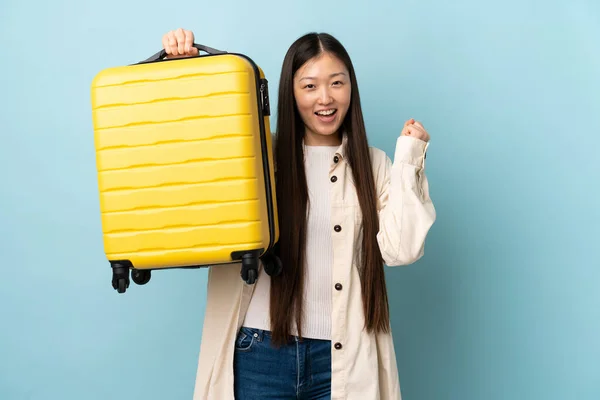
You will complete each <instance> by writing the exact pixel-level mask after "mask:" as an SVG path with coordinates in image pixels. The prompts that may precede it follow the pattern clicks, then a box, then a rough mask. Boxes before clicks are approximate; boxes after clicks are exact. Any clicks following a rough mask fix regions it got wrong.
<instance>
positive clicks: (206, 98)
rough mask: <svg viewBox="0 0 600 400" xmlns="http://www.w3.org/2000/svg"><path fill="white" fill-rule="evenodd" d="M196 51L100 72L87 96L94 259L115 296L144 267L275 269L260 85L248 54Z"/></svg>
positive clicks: (247, 272) (265, 103)
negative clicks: (105, 270)
mask: <svg viewBox="0 0 600 400" xmlns="http://www.w3.org/2000/svg"><path fill="white" fill-rule="evenodd" d="M194 46H195V47H197V48H198V49H199V50H200V51H202V52H205V53H207V54H206V55H205V54H201V55H199V56H197V57H191V58H183V59H168V60H165V59H164V57H165V56H166V54H165V52H164V50H161V51H160V52H158V53H156V54H155V55H153V56H152V57H150V58H148V59H147V60H144V61H141V62H138V63H136V64H131V65H126V66H119V67H113V68H108V69H105V70H102V71H100V72H99V73H98V74H97V75H96V76H95V77H94V79H93V82H92V87H91V103H92V120H93V127H94V141H95V148H96V165H97V171H98V189H99V198H100V214H101V223H102V232H103V245H104V251H105V254H106V257H107V259H108V261H109V262H110V265H111V267H112V271H113V279H112V286H113V288H114V289H115V290H117V291H118V292H119V293H124V292H125V291H126V289H127V288H128V287H129V283H130V281H129V276H130V271H131V279H132V280H133V281H134V282H135V283H136V284H139V285H143V284H146V283H147V282H148V281H149V280H150V276H151V271H152V270H160V269H163V270H164V269H168V268H199V267H209V266H212V267H218V265H222V264H228V263H232V262H239V263H240V264H241V267H240V268H241V271H240V275H241V278H242V279H243V280H244V281H246V282H247V283H248V284H253V283H254V282H255V280H256V277H257V268H258V260H259V258H261V260H262V263H263V265H264V267H265V270H266V272H267V273H269V274H270V275H276V274H278V273H280V272H281V262H280V260H279V258H278V257H277V256H276V255H275V253H274V251H273V248H274V246H275V244H276V242H277V241H278V239H279V228H278V224H277V203H276V201H275V187H274V184H275V180H274V171H273V154H272V146H271V133H270V132H271V130H270V125H269V116H270V105H269V94H268V82H267V80H266V79H265V76H264V73H263V71H262V69H261V68H260V67H258V66H257V65H256V64H255V63H254V62H253V61H252V60H251V59H250V58H249V57H247V56H245V55H243V54H237V53H228V52H224V51H220V50H216V49H213V48H210V47H207V46H203V45H199V44H194Z"/></svg>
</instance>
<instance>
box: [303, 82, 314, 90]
mask: <svg viewBox="0 0 600 400" xmlns="http://www.w3.org/2000/svg"><path fill="white" fill-rule="evenodd" d="M314 87H315V85H313V84H312V83H309V84H308V85H306V86H304V88H305V89H313V88H314Z"/></svg>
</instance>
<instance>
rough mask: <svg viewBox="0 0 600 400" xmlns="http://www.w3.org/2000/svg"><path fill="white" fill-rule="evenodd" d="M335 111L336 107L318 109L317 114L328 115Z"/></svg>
mask: <svg viewBox="0 0 600 400" xmlns="http://www.w3.org/2000/svg"><path fill="white" fill-rule="evenodd" d="M334 112H335V108H333V109H331V110H325V111H317V114H319V115H323V116H327V115H331V114H333V113H334Z"/></svg>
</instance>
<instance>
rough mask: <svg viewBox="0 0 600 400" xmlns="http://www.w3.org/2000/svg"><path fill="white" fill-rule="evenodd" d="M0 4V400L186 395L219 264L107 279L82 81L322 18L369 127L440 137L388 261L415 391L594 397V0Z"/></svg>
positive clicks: (307, 26) (599, 97)
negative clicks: (404, 261) (396, 258)
mask: <svg viewBox="0 0 600 400" xmlns="http://www.w3.org/2000/svg"><path fill="white" fill-rule="evenodd" d="M365 4H366V2H361V4H360V5H351V3H349V2H348V1H347V0H344V1H337V0H336V1H328V2H326V1H312V0H311V1H303V2H281V1H263V2H248V1H242V0H237V1H231V0H230V1H227V0H223V1H218V2H203V1H202V2H201V1H188V0H181V1H178V2H164V1H155V0H144V1H126V2H124V1H115V0H106V1H102V2H94V4H86V2H83V1H74V0H58V1H55V2H48V3H45V2H44V3H40V2H31V1H23V2H20V1H19V2H17V1H15V0H7V1H4V2H3V3H2V5H1V6H0V8H1V12H0V32H1V40H0V45H1V46H2V62H1V64H0V69H1V74H0V77H1V78H0V79H1V80H2V86H1V87H2V97H1V103H0V123H1V125H0V127H1V128H0V132H1V135H2V142H1V143H2V145H0V171H1V172H0V174H1V175H0V179H1V183H2V185H1V191H2V196H1V198H0V235H1V241H0V243H1V244H0V246H1V250H0V255H1V257H2V263H1V264H0V265H1V267H0V327H1V328H0V398H2V399H5V400H13V399H19V400H21V399H35V400H37V399H44V400H47V399H60V400H70V399H76V400H81V399H85V400H97V399H103V400H104V399H111V400H119V399H144V400H151V399H160V400H164V399H189V398H191V394H192V390H193V383H194V376H195V372H196V361H197V356H198V350H199V344H200V339H201V328H202V319H203V316H204V306H205V284H206V271H198V270H194V271H173V272H168V273H165V272H163V273H156V274H155V275H154V277H153V280H152V281H151V283H150V284H149V285H147V286H145V287H139V286H135V285H133V286H132V287H131V288H130V290H129V291H128V292H127V293H126V294H125V295H118V294H117V293H116V292H115V291H113V289H112V288H111V287H110V278H111V273H110V269H109V266H108V263H107V262H106V261H105V259H104V254H103V248H102V242H101V239H102V238H101V233H100V220H99V205H98V198H97V187H96V175H95V159H94V157H95V154H94V147H93V136H92V123H91V111H90V99H89V92H90V91H89V88H90V83H91V81H92V78H93V76H94V75H95V74H96V73H97V72H99V71H100V70H101V69H103V68H107V67H111V66H116V65H123V64H129V63H133V62H136V61H139V60H142V59H145V58H147V57H149V56H150V55H152V54H153V53H155V52H156V51H158V50H160V46H161V36H162V34H163V33H164V32H166V31H167V30H170V29H174V28H177V27H180V26H183V27H186V28H190V29H193V30H194V31H195V32H196V34H197V38H198V39H197V41H198V42H201V43H203V44H207V45H210V46H214V47H217V48H223V49H226V50H229V51H236V52H242V53H246V54H248V55H250V56H251V57H253V58H254V59H255V60H256V61H257V62H258V63H259V64H260V65H261V66H262V67H263V68H264V70H265V72H266V74H267V77H268V78H269V80H270V82H271V92H272V93H271V95H272V101H273V104H276V100H277V93H276V88H277V84H278V80H279V69H280V66H281V61H282V59H283V56H284V54H285V51H286V50H287V47H288V46H289V45H290V44H291V42H292V41H293V40H294V39H295V38H297V37H298V36H300V35H302V34H303V33H305V32H307V31H311V30H319V31H327V32H331V33H333V34H334V35H336V36H338V37H339V38H340V39H341V40H342V42H343V43H344V44H345V45H346V46H347V48H348V50H349V52H350V53H351V56H352V57H353V60H354V62H355V65H356V69H357V72H358V78H359V82H360V89H361V94H362V96H363V102H364V112H365V115H366V122H367V125H368V131H369V134H370V139H371V143H372V144H373V145H376V146H379V147H381V148H383V149H384V150H385V151H387V152H388V154H390V155H392V154H393V145H394V142H395V139H396V137H397V135H398V134H399V132H400V129H401V126H402V124H403V122H404V121H405V120H406V119H409V118H411V117H414V118H417V119H419V120H421V121H422V122H423V123H424V125H425V126H426V128H428V130H429V131H430V133H431V136H432V139H431V147H430V152H429V156H428V159H427V160H428V164H427V165H428V174H429V177H430V183H431V192H432V196H433V198H434V200H435V204H436V206H437V210H438V220H437V223H436V224H435V226H434V228H433V230H432V232H431V236H430V237H429V240H428V243H427V251H426V253H427V254H426V256H425V258H424V259H423V260H421V261H419V262H418V263H417V264H415V265H413V266H410V267H406V268H396V269H389V270H388V278H389V283H388V285H389V289H390V292H391V307H392V313H393V328H394V334H395V342H396V346H397V352H398V366H399V370H400V378H401V382H402V388H403V394H404V399H405V400H446V399H449V400H505V399H515V400H516V399H523V400H530V399H540V400H542V399H543V400H565V399H569V400H570V399H573V400H597V399H600V344H599V343H600V291H599V289H598V286H599V285H600V261H599V260H600V254H598V250H597V249H598V247H597V243H596V242H597V241H598V240H600V230H599V226H600V207H599V206H598V196H599V194H600V190H599V184H600V163H599V161H598V148H599V147H600V139H599V136H600V78H599V75H598V71H599V70H600V56H599V54H600V53H599V52H598V39H599V38H600V6H599V3H598V2H596V1H594V0H588V1H584V0H569V1H567V0H565V1H562V2H557V1H543V2H542V1H531V0H529V1H521V0H519V1H517V0H504V1H494V2H491V1H488V2H479V1H475V0H459V1H454V2H446V1H441V0H438V1H431V0H429V1H428V0H424V1H413V0H410V1H406V0H405V1H393V2H392V1H388V2H383V1H373V2H372V3H371V6H370V8H367V6H366V5H365Z"/></svg>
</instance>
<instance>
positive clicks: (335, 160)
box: [333, 156, 340, 164]
mask: <svg viewBox="0 0 600 400" xmlns="http://www.w3.org/2000/svg"><path fill="white" fill-rule="evenodd" d="M338 161H340V158H339V157H338V156H335V157H333V162H334V163H336V164H337V163H338Z"/></svg>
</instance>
